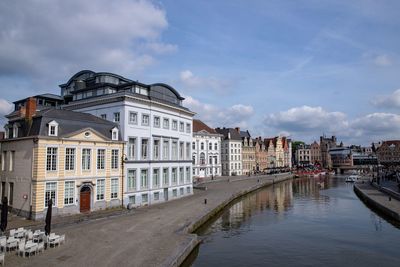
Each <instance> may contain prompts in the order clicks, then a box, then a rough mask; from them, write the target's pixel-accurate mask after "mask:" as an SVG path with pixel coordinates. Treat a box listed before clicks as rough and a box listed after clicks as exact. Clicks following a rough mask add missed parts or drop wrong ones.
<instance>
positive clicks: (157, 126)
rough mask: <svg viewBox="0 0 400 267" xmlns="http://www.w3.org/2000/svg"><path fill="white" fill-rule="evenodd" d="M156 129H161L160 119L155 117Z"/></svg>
mask: <svg viewBox="0 0 400 267" xmlns="http://www.w3.org/2000/svg"><path fill="white" fill-rule="evenodd" d="M153 124H154V127H156V128H160V117H157V116H154V123H153Z"/></svg>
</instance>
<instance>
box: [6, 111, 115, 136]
mask: <svg viewBox="0 0 400 267" xmlns="http://www.w3.org/2000/svg"><path fill="white" fill-rule="evenodd" d="M53 121H55V122H57V123H58V136H57V137H59V138H63V137H67V136H69V135H70V134H71V133H76V132H78V131H80V130H83V129H87V128H91V129H93V130H94V131H96V132H98V133H100V134H101V135H103V136H104V137H107V138H109V139H110V140H111V138H112V133H111V130H112V129H113V128H115V127H118V125H117V124H116V123H113V122H110V121H107V120H103V119H101V118H99V117H96V116H94V115H92V114H88V113H82V112H75V111H70V110H65V109H55V108H49V109H46V110H42V111H38V112H37V113H36V115H35V116H33V117H32V121H31V122H30V121H29V120H25V119H24V118H22V119H20V120H18V121H15V122H13V124H15V123H18V124H19V125H20V127H19V129H20V130H19V136H18V137H33V136H39V137H40V136H42V137H46V136H49V135H48V133H49V131H48V127H49V123H51V122H53ZM7 126H8V127H11V125H10V124H8V125H7ZM120 136H121V135H119V137H120ZM120 140H121V138H120Z"/></svg>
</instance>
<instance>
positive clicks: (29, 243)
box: [25, 240, 38, 257]
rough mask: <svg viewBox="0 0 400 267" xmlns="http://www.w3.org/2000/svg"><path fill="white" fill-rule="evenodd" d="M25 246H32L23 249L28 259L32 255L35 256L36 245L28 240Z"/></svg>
mask: <svg viewBox="0 0 400 267" xmlns="http://www.w3.org/2000/svg"><path fill="white" fill-rule="evenodd" d="M26 245H33V246H30V247H29V248H25V251H26V253H28V256H29V257H30V256H31V254H32V253H33V254H35V255H36V251H37V248H38V245H37V244H35V243H33V242H32V240H29V241H28V242H27V243H26Z"/></svg>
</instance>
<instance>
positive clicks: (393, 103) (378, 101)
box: [371, 89, 400, 108]
mask: <svg viewBox="0 0 400 267" xmlns="http://www.w3.org/2000/svg"><path fill="white" fill-rule="evenodd" d="M371 103H372V104H373V105H374V106H377V107H383V108H400V89H397V90H395V91H394V92H393V93H392V94H390V95H380V96H377V97H376V98H375V99H373V100H371Z"/></svg>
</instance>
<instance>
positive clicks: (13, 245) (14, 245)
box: [6, 237, 18, 250]
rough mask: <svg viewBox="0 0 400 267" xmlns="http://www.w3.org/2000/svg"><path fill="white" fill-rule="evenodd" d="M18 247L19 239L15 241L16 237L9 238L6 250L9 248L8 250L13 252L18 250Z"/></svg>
mask: <svg viewBox="0 0 400 267" xmlns="http://www.w3.org/2000/svg"><path fill="white" fill-rule="evenodd" d="M17 246H18V240H17V239H15V238H14V237H10V238H8V240H7V245H6V249H7V248H8V250H11V249H13V248H17Z"/></svg>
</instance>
